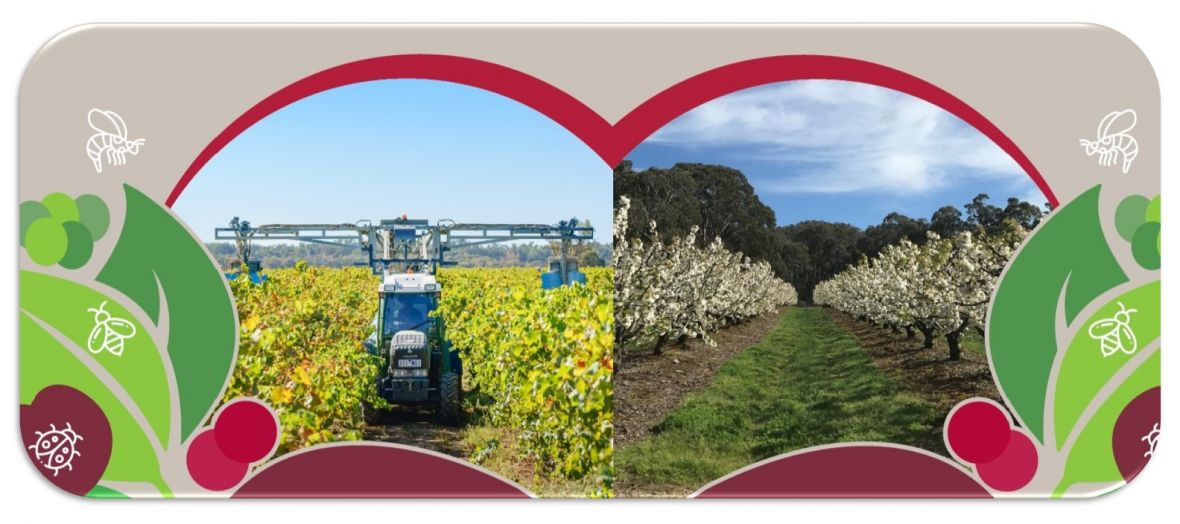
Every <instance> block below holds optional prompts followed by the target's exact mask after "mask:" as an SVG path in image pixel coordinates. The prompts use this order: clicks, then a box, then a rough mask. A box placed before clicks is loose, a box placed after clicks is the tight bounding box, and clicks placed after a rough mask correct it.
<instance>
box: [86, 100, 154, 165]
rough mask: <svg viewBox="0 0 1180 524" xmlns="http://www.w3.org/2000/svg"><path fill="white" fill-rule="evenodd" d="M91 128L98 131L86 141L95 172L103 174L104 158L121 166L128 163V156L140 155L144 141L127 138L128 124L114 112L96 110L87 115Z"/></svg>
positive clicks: (87, 153)
mask: <svg viewBox="0 0 1180 524" xmlns="http://www.w3.org/2000/svg"><path fill="white" fill-rule="evenodd" d="M86 121H87V122H88V123H90V128H91V129H93V130H95V131H97V133H94V134H93V135H91V136H90V140H87V141H86V156H88V157H90V161H91V162H94V170H95V171H97V172H99V173H102V164H103V158H104V157H105V158H106V163H107V164H110V165H113V166H121V165H123V164H126V163H127V155H128V154H131V155H138V154H139V147H140V146H142V145H143V143H144V139H142V138H137V139H135V140H130V139H128V138H127V123H126V122H123V117H121V116H119V115H118V114H117V113H115V112H114V111H104V110H102V109H98V108H94V109H91V110H90V112H89V113H87V114H86Z"/></svg>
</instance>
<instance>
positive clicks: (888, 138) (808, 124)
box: [648, 80, 1025, 193]
mask: <svg viewBox="0 0 1180 524" xmlns="http://www.w3.org/2000/svg"><path fill="white" fill-rule="evenodd" d="M648 140H649V141H651V142H653V143H658V144H663V145H668V146H674V147H685V148H695V147H701V146H712V147H726V146H741V147H742V151H743V152H746V151H748V153H744V154H749V155H750V156H752V157H755V158H757V159H759V160H762V161H772V162H781V163H783V164H785V165H787V166H789V167H788V168H787V169H785V170H784V174H783V176H782V177H781V178H780V179H779V180H773V181H770V180H767V181H763V183H762V184H761V185H762V186H763V187H762V188H760V189H763V190H766V191H770V192H777V193H845V192H861V191H883V192H897V191H917V192H925V191H930V190H934V189H938V188H941V187H945V186H947V185H949V184H951V183H952V182H953V179H956V178H977V179H1005V180H1006V179H1016V178H1020V177H1024V176H1025V175H1024V172H1023V171H1022V170H1021V169H1020V167H1019V166H1018V165H1017V164H1016V162H1015V161H1014V160H1012V158H1011V157H1009V156H1008V155H1007V153H1004V152H1003V150H1001V149H1000V148H999V147H998V146H996V145H995V144H994V143H992V142H991V141H990V140H988V139H987V138H986V137H985V136H983V135H982V134H980V133H979V132H978V131H976V130H975V129H974V128H972V127H970V126H968V125H967V124H966V123H964V122H963V121H961V120H959V119H958V118H957V117H955V116H954V115H951V114H950V113H947V112H945V111H943V110H942V109H941V108H938V107H936V106H934V105H932V104H929V103H927V102H925V101H923V100H920V99H917V98H914V97H911V96H909V95H906V94H903V93H899V92H897V91H893V90H890V89H885V88H881V87H876V86H871V85H866V84H860V83H853V82H842V81H831V80H804V81H795V82H784V83H781V84H774V85H770V86H765V87H759V88H754V89H748V90H745V91H741V92H738V93H734V94H731V95H728V96H725V97H722V98H719V99H716V100H713V101H711V102H708V103H706V104H704V105H702V106H700V107H698V108H696V109H694V110H692V111H690V112H689V113H686V114H685V115H683V116H681V117H680V118H678V119H676V120H675V121H673V122H671V123H669V124H668V125H666V126H664V128H662V129H660V130H659V131H658V132H656V133H655V134H654V135H652V136H651V137H650V138H649V139H648Z"/></svg>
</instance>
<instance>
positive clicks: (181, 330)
mask: <svg viewBox="0 0 1180 524" xmlns="http://www.w3.org/2000/svg"><path fill="white" fill-rule="evenodd" d="M124 189H125V192H126V195H127V216H126V218H125V219H124V221H123V231H122V233H120V235H119V241H118V243H117V244H116V245H115V250H114V252H112V253H111V257H110V259H109V260H108V261H107V264H106V266H104V267H103V269H102V272H100V273H99V275H98V281H99V282H102V283H105V284H107V285H110V286H111V287H113V288H115V289H118V290H119V291H121V292H122V293H123V294H125V295H127V296H128V297H130V298H131V299H132V300H134V301H135V302H136V303H137V304H139V306H140V307H141V308H143V310H144V311H145V312H146V313H147V314H148V315H149V316H150V317H151V321H152V322H154V323H157V324H159V322H160V312H161V304H160V294H161V292H162V293H163V297H164V302H165V305H166V306H167V311H168V342H167V350H168V358H169V359H170V360H171V362H172V369H173V372H174V373H175V375H176V387H177V393H178V395H179V397H180V399H179V400H180V429H181V439H182V440H184V439H187V438H188V436H189V435H190V434H191V433H192V432H193V430H194V429H195V428H196V427H197V426H198V425H199V424H200V423H201V421H202V419H204V417H205V415H206V413H208V412H209V409H210V408H211V407H212V406H213V405H214V403H215V402H216V401H217V396H218V394H219V393H220V392H221V388H222V386H223V385H224V384H225V381H226V379H227V378H228V376H229V371H230V367H231V366H232V365H233V354H234V337H235V333H236V330H237V329H236V324H235V322H236V321H235V319H234V315H233V306H232V304H231V303H230V298H229V293H228V292H227V291H226V284H225V280H224V277H223V276H222V274H221V272H220V271H218V270H217V268H216V267H215V266H214V265H213V264H212V263H211V262H210V260H209V257H208V255H206V254H205V251H204V250H203V249H202V248H201V245H200V244H199V243H198V242H197V240H196V239H194V238H193V237H192V235H190V234H189V232H188V231H187V230H186V229H185V228H184V227H183V226H181V225H180V223H179V222H177V221H176V219H175V218H173V217H172V215H171V214H169V213H168V212H167V211H166V210H165V209H164V208H162V207H160V205H159V204H157V203H156V202H154V201H152V199H150V198H148V197H147V196H146V195H144V194H143V193H140V192H139V191H138V190H136V189H135V188H133V187H131V186H128V185H124Z"/></svg>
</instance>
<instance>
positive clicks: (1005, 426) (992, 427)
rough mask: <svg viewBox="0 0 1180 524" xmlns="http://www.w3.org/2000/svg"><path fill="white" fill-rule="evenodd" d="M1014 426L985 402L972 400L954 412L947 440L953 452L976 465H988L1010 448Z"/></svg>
mask: <svg viewBox="0 0 1180 524" xmlns="http://www.w3.org/2000/svg"><path fill="white" fill-rule="evenodd" d="M1010 432H1011V426H1010V424H1009V422H1008V416H1007V415H1005V414H1004V411H1003V410H1002V409H1001V408H1000V407H998V406H996V405H995V404H992V403H991V402H985V401H982V400H969V401H967V402H964V403H962V404H959V405H958V406H957V407H956V408H955V409H953V410H951V415H950V417H949V418H948V419H947V424H946V439H947V442H948V443H949V444H950V448H951V451H953V452H954V453H955V455H957V456H958V457H959V458H960V459H962V460H964V461H966V462H970V463H973V464H979V463H981V462H988V461H991V460H993V459H995V458H996V457H998V456H999V455H1000V453H1001V452H1003V451H1004V448H1005V447H1007V446H1008V436H1009V434H1010Z"/></svg>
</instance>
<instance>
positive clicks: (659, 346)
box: [651, 333, 668, 355]
mask: <svg viewBox="0 0 1180 524" xmlns="http://www.w3.org/2000/svg"><path fill="white" fill-rule="evenodd" d="M667 343H668V334H667V333H664V334H663V335H660V338H658V339H656V347H654V348H652V349H651V353H652V354H653V355H662V354H664V345H665V344H667Z"/></svg>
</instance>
